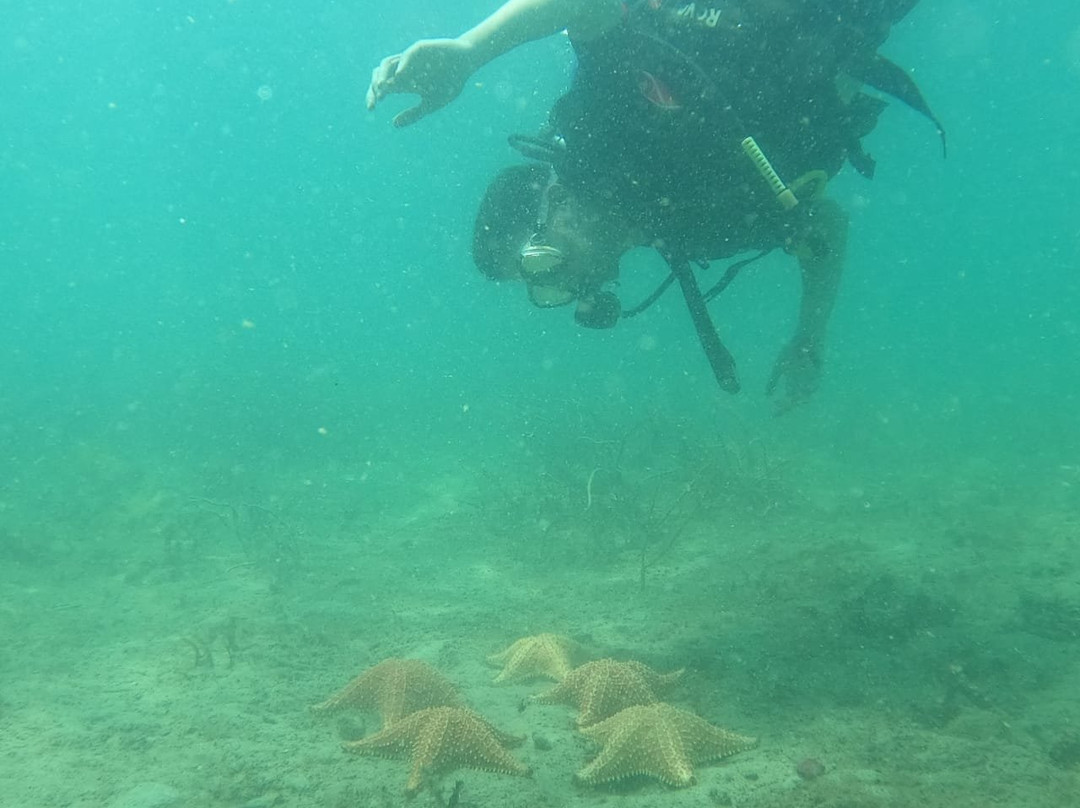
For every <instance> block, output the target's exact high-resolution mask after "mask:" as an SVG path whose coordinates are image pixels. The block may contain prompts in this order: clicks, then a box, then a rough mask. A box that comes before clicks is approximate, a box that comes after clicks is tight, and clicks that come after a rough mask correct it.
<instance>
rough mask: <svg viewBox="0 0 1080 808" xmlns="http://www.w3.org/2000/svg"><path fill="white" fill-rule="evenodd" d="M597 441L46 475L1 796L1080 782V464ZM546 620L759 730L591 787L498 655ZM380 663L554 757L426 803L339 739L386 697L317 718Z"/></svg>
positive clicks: (707, 802) (801, 801)
mask: <svg viewBox="0 0 1080 808" xmlns="http://www.w3.org/2000/svg"><path fill="white" fill-rule="evenodd" d="M590 452H591V453H592V455H594V456H595V457H593V456H589V454H590ZM599 454H602V453H598V452H595V451H593V450H592V449H590V450H589V452H585V451H583V452H581V455H580V456H579V457H577V458H575V459H574V460H572V461H566V462H565V463H561V464H559V463H552V462H550V459H549V460H543V459H537V458H533V465H532V466H530V465H529V464H528V463H520V462H519V463H516V464H511V465H507V466H506V467H499V466H495V465H492V466H490V467H488V468H484V467H483V466H482V465H477V466H468V465H465V466H463V465H461V464H458V463H455V462H454V461H453V460H452V458H449V457H448V458H445V459H440V458H430V459H429V465H427V466H425V467H422V468H415V467H412V468H408V469H406V468H405V467H404V464H403V466H402V467H401V468H398V469H392V468H377V469H366V468H364V467H363V466H362V465H361V466H358V467H356V468H352V467H348V466H345V465H342V466H334V467H323V468H319V469H317V470H307V471H305V470H302V469H300V468H299V467H296V468H289V467H288V466H287V464H284V463H283V465H282V466H281V467H279V468H276V469H274V470H273V471H272V472H271V471H269V470H264V471H260V472H256V471H255V470H254V469H253V468H247V469H243V468H239V469H234V470H233V471H232V472H231V473H232V475H233V476H232V478H231V479H227V475H226V478H222V477H212V478H211V477H208V478H206V479H204V480H203V481H201V482H199V481H195V480H194V478H189V477H186V476H185V475H184V473H182V472H172V473H167V472H161V471H155V472H152V473H151V472H147V471H146V470H145V469H140V468H139V466H138V464H137V463H136V462H135V461H133V460H120V459H118V458H115V457H112V456H111V455H110V454H109V453H108V452H107V451H106V450H104V449H102V448H101V447H94V448H87V447H83V448H82V449H81V450H79V451H73V452H72V453H71V454H70V455H69V456H68V457H67V458H66V459H65V463H64V465H63V466H62V467H61V466H57V467H55V468H52V469H41V470H39V471H38V472H37V474H38V475H39V476H38V477H37V481H36V482H35V481H34V480H29V479H27V480H23V482H22V486H23V487H22V492H23V493H24V494H25V493H26V492H28V491H36V492H37V494H36V498H35V499H34V500H33V501H20V500H19V499H18V498H17V497H14V496H13V494H12V491H11V490H9V491H8V492H7V493H6V494H5V499H4V502H3V503H2V505H3V508H4V510H5V513H6V518H5V528H4V531H5V533H4V536H3V545H2V554H3V557H2V558H0V563H2V566H0V633H2V636H3V643H2V645H0V795H2V796H0V804H2V805H3V806H4V808H59V806H68V807H70V808H91V806H93V807H95V808H96V807H97V806H107V807H109V808H146V807H147V806H166V805H169V806H180V807H181V808H182V807H185V806H187V807H193V806H200V808H216V807H217V806H221V807H222V808H225V807H226V806H228V807H230V808H233V807H235V808H239V807H240V806H247V807H248V808H255V806H296V807H297V808H304V807H305V806H320V808H339V806H340V807H342V808H343V807H344V806H399V805H405V804H407V803H408V804H411V805H416V806H423V808H427V806H433V805H445V804H446V800H447V798H448V796H449V793H450V791H451V789H452V787H453V784H454V782H455V781H456V780H459V779H460V780H462V781H463V782H464V789H463V791H462V793H461V798H462V799H461V803H460V804H461V805H463V806H469V807H470V808H495V807H496V806H498V807H499V808H513V807H514V806H522V807H523V808H524V807H525V806H530V807H539V806H601V805H602V806H608V807H614V806H626V808H648V807H649V806H686V807H687V808H691V807H698V806H736V807H742V806H745V807H746V808H751V807H757V808H766V807H767V806H790V807H792V808H799V807H801V806H807V807H809V806H831V807H833V808H863V807H864V806H890V807H891V806H897V807H898V806H920V808H935V807H936V806H950V808H964V807H965V806H971V807H972V808H974V806H979V807H980V808H981V807H982V806H987V805H1004V806H1033V807H1034V806H1046V807H1047V808H1049V807H1050V806H1071V805H1075V804H1076V801H1075V800H1076V795H1077V794H1080V698H1078V696H1080V685H1078V681H1080V679H1078V674H1080V664H1078V663H1080V584H1078V581H1080V575H1078V569H1077V567H1078V566H1080V559H1078V554H1077V551H1076V548H1077V540H1078V534H1080V505H1078V504H1077V503H1078V500H1077V495H1076V490H1077V489H1076V486H1080V476H1078V475H1077V472H1076V470H1075V469H1070V468H1065V469H1061V470H1060V479H1059V480H1058V482H1059V485H1057V486H1056V487H1055V486H1046V485H1040V486H1039V487H1038V488H1037V490H1031V491H1027V490H1019V489H1016V488H1013V487H1011V486H1010V484H1009V483H1008V482H1007V481H1006V480H1005V479H1003V477H1002V475H1000V474H999V473H998V471H996V470H995V467H994V466H993V464H990V463H982V462H980V461H978V459H972V460H970V462H967V463H964V464H953V465H952V466H950V467H949V468H948V469H945V468H942V469H941V470H940V471H938V472H932V471H926V470H923V471H922V472H920V473H915V472H911V473H907V474H905V473H904V472H901V471H896V472H895V473H892V474H890V475H882V476H879V477H877V478H868V479H863V480H859V479H855V478H856V477H857V476H858V475H856V474H855V473H844V472H839V471H836V470H835V469H833V470H830V469H826V468H823V467H821V466H818V465H815V464H814V463H813V462H812V461H811V460H809V459H805V458H803V459H799V460H791V461H786V462H784V463H780V462H778V461H773V460H771V459H770V458H769V457H768V456H766V455H765V454H764V453H758V452H757V450H755V449H753V448H752V447H748V446H747V447H742V448H739V447H732V446H728V447H726V448H725V449H723V450H722V451H717V452H716V453H714V455H713V456H711V457H704V463H705V464H704V466H702V467H701V468H703V469H705V470H706V471H705V472H702V471H701V469H693V470H689V471H688V469H689V468H690V465H691V464H689V463H686V464H682V465H680V462H679V461H678V459H677V458H669V460H670V462H659V461H658V462H655V463H653V464H651V465H650V464H649V463H645V462H637V461H635V459H634V458H633V457H632V456H631V454H632V453H626V454H625V455H623V456H622V458H621V459H620V460H618V461H615V460H610V458H609V460H608V461H606V465H605V461H604V460H603V458H602V457H599ZM598 457H599V459H597V458H598ZM635 464H636V465H635ZM616 466H618V467H616ZM282 469H285V470H284V471H283V470H282ZM61 471H62V472H63V474H65V475H67V476H66V477H64V478H60V477H58V476H57V475H59V474H60V473H61ZM594 471H595V474H594V473H593V472H594ZM590 475H592V477H593V480H592V486H591V490H589V488H588V477H589V476H590ZM47 479H52V480H53V481H54V484H53V486H52V488H49V487H48V486H47V485H46V483H45V480H47ZM223 479H225V482H223V481H222V480H223ZM808 480H813V481H815V482H813V483H812V484H811V483H808V482H807V481H808ZM66 481H69V482H66ZM688 485H689V489H690V492H689V493H683V492H686V490H687V486H688ZM35 486H37V487H36V488H35ZM590 496H591V502H590V501H589V497H590ZM660 517H663V518H662V519H661V518H660ZM642 535H649V536H652V537H653V538H651V539H649V540H648V541H649V542H651V544H649V545H647V549H651V551H655V553H654V554H653V556H652V557H651V561H650V563H649V566H648V569H647V571H646V574H645V576H644V581H642V574H641V552H640V551H641V541H642V539H641V538H640V537H641V536H642ZM669 544H670V546H668V545H669ZM542 631H555V632H561V633H565V634H568V635H570V636H572V637H574V638H576V639H577V640H579V641H581V642H583V643H586V644H587V645H589V646H590V647H592V648H593V649H595V651H596V653H597V654H598V655H610V656H615V657H619V658H633V659H639V660H641V661H644V662H646V663H648V664H650V665H653V666H654V667H656V668H658V669H661V670H665V669H673V668H677V667H686V669H687V674H686V675H685V676H684V679H683V682H682V683H681V685H680V687H679V689H678V690H677V691H676V692H675V693H674V694H673V695H672V697H671V701H673V702H675V703H678V704H681V705H683V706H685V707H689V708H691V709H694V710H696V711H697V712H698V713H700V714H701V715H703V716H704V717H706V718H707V719H709V720H710V721H712V722H713V723H715V724H718V725H720V726H723V727H726V728H728V729H731V730H734V731H736V732H740V733H743V734H747V735H754V736H757V737H759V738H760V739H761V742H760V745H759V746H758V747H757V748H755V749H753V750H751V751H748V752H745V753H742V754H740V755H738V756H736V757H733V758H731V759H729V760H728V761H725V762H723V763H720V764H713V765H703V766H700V767H698V769H697V783H696V784H695V785H694V786H692V787H690V788H686V789H681V790H675V789H671V788H668V787H665V786H662V785H660V784H658V783H655V782H649V781H644V782H639V781H630V782H627V783H623V784H620V785H619V786H618V787H613V788H583V787H579V786H577V785H575V784H574V783H573V780H572V776H573V773H574V772H575V771H576V770H578V769H579V768H580V767H581V766H582V765H583V764H584V763H585V761H586V760H587V759H588V756H589V754H590V750H589V748H588V747H587V745H586V744H585V742H584V741H583V740H582V739H581V738H580V737H579V736H577V735H576V734H575V732H574V731H573V729H572V718H573V714H572V712H571V710H570V709H569V708H567V707H563V706H557V705H556V706H541V705H531V706H529V707H528V708H527V709H525V710H523V711H521V710H519V704H520V702H521V700H522V698H523V697H524V696H525V695H527V694H529V693H535V692H538V691H540V690H541V689H543V688H544V687H546V685H545V684H544V683H543V682H536V683H533V684H527V685H514V686H510V687H495V686H493V685H492V684H491V677H492V675H493V673H494V671H492V670H491V669H490V668H488V667H487V666H486V665H485V663H484V659H485V656H486V655H488V654H490V653H492V652H493V651H496V650H499V649H501V648H502V647H504V646H505V645H506V644H507V643H509V642H510V641H512V640H514V639H516V638H517V637H520V636H524V635H527V634H534V633H538V632H542ZM390 656H409V657H416V658H419V659H423V660H426V661H428V662H430V663H431V664H433V665H434V666H436V667H437V668H438V669H439V670H441V671H442V672H443V673H445V674H446V676H448V677H449V678H450V679H451V680H453V681H454V682H455V683H457V684H458V685H459V686H460V687H461V689H462V690H463V691H464V693H465V695H466V698H467V699H468V701H469V702H470V703H471V705H472V706H474V707H475V708H476V709H478V710H479V711H480V712H481V713H483V714H484V715H485V716H486V717H487V718H489V719H490V720H491V721H492V722H494V723H495V724H497V725H498V726H499V727H501V728H503V729H505V730H507V731H510V732H513V733H518V734H523V735H526V734H527V735H528V736H529V740H528V741H527V742H526V743H525V744H524V745H523V746H522V747H520V748H519V749H517V750H515V754H516V755H517V756H518V757H519V758H520V759H521V760H523V761H525V762H526V763H527V764H528V765H529V766H531V767H532V769H533V771H534V775H533V777H531V778H529V779H524V778H515V777H508V776H501V775H495V774H488V773H483V772H475V771H470V770H467V769H461V770H458V771H456V772H451V773H448V774H446V775H445V776H443V777H442V778H440V779H438V780H436V781H435V782H433V783H432V784H431V786H430V787H429V788H427V789H425V790H424V791H423V792H421V793H420V794H419V795H418V796H417V797H415V798H414V799H413V800H411V801H407V800H406V798H405V796H404V794H403V786H404V783H405V779H406V776H407V772H408V764H407V762H406V761H403V760H382V759H371V758H358V757H352V756H349V755H347V754H346V753H344V752H343V751H342V750H341V748H340V743H341V741H342V740H343V739H348V738H354V737H357V736H358V735H360V734H362V733H365V732H371V731H374V730H375V729H376V728H377V720H376V719H375V718H374V717H373V716H369V715H364V714H361V713H343V714H340V715H337V716H317V715H313V714H311V713H310V712H309V709H308V708H309V706H310V705H311V704H313V703H315V702H317V701H320V700H322V699H323V698H325V697H326V696H327V695H328V694H330V693H331V692H333V691H334V690H336V689H337V688H338V687H339V686H341V685H342V684H344V683H345V682H346V681H347V680H349V679H350V678H351V677H353V676H354V675H356V674H357V673H359V672H360V671H361V670H363V669H364V668H365V667H368V666H370V665H372V664H374V663H376V662H378V661H380V660H382V659H384V658H387V657H390ZM538 737H539V738H540V739H541V743H540V744H539V745H538V744H537V743H536V738H538ZM541 747H549V748H541ZM807 757H813V758H817V759H819V760H820V761H821V762H822V763H823V764H824V765H825V767H826V773H825V774H824V775H823V776H821V777H819V778H817V779H815V780H811V781H804V780H803V779H801V778H800V777H799V776H798V775H797V774H796V764H797V763H798V761H800V760H802V759H803V758H807Z"/></svg>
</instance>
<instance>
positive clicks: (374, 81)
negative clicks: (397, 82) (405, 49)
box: [367, 54, 401, 110]
mask: <svg viewBox="0 0 1080 808" xmlns="http://www.w3.org/2000/svg"><path fill="white" fill-rule="evenodd" d="M400 64H401V55H400V54H399V55H395V56H387V57H386V58H385V59H383V60H382V61H381V62H379V66H378V67H376V68H375V69H374V70H373V71H371V86H370V87H368V91H367V108H368V109H369V110H370V109H375V105H376V104H378V103H379V102H380V101H382V100H383V98H384V97H385V96H386V94H387V93H388V92H389V91H390V85H391V83H392V82H393V80H394V76H395V75H396V74H397V71H398V68H399V66H400Z"/></svg>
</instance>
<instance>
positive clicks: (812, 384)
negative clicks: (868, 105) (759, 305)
mask: <svg viewBox="0 0 1080 808" xmlns="http://www.w3.org/2000/svg"><path fill="white" fill-rule="evenodd" d="M847 229H848V221H847V214H845V213H844V211H843V209H842V208H841V207H840V206H839V205H838V204H837V203H836V202H834V201H832V200H831V199H823V200H821V201H820V202H817V203H815V204H814V207H813V209H812V210H811V211H810V215H809V220H808V226H807V228H806V229H805V230H804V231H803V233H802V234H801V236H800V238H799V240H798V242H797V243H796V244H794V245H792V248H791V251H792V252H793V253H794V254H795V255H796V256H797V257H798V259H799V268H800V269H801V270H802V298H801V301H800V303H799V321H798V325H797V326H796V327H795V335H794V336H793V337H792V338H791V341H790V342H788V344H787V345H786V346H785V347H784V349H783V350H782V351H781V352H780V357H779V358H778V359H777V360H776V364H775V365H774V366H773V372H772V376H771V377H770V379H769V383H768V386H767V387H766V388H765V392H766V394H767V395H770V396H771V395H773V393H774V392H775V391H776V390H777V388H778V387H779V386H780V384H781V382H783V391H782V393H781V395H780V398H779V399H778V401H777V405H776V406H777V412H779V413H783V412H786V411H787V410H789V409H791V408H792V407H794V406H797V405H799V404H802V403H803V402H805V401H806V400H807V399H809V398H810V396H811V395H813V393H814V391H815V390H817V387H818V382H819V381H820V378H821V368H822V359H823V354H824V350H825V331H826V328H827V327H828V324H829V315H831V314H832V310H833V306H834V305H835V304H836V295H837V292H838V291H839V288H840V277H841V275H842V274H843V271H844V260H845V258H846V255H847Z"/></svg>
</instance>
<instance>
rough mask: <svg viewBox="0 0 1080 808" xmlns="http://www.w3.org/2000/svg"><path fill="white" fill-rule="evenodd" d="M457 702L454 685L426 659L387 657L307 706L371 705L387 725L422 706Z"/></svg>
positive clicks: (322, 709)
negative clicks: (320, 699) (318, 702)
mask: <svg viewBox="0 0 1080 808" xmlns="http://www.w3.org/2000/svg"><path fill="white" fill-rule="evenodd" d="M460 704H461V696H460V695H458V691H457V688H456V687H454V685H453V684H452V683H451V682H450V681H449V680H448V679H446V678H445V677H444V676H443V675H442V674H441V673H439V672H438V671H437V670H435V669H434V668H433V667H431V666H430V665H428V664H427V663H426V662H421V661H420V660H419V659H394V658H391V659H385V660H383V661H382V662H380V663H379V664H378V665H375V666H374V667H371V668H368V669H367V670H366V671H364V672H363V673H361V674H360V675H359V676H357V677H356V678H355V679H353V680H352V681H351V682H349V683H348V684H347V685H345V687H343V688H342V689H341V690H339V691H338V692H337V693H335V694H334V695H333V696H331V697H330V698H329V699H327V700H326V701H324V702H323V703H322V704H316V705H315V706H314V707H312V708H311V709H312V710H314V711H316V712H326V711H329V710H340V709H344V708H346V707H358V708H361V709H374V710H375V711H376V712H378V713H379V715H380V716H381V718H382V722H383V727H388V726H390V725H391V724H393V723H395V722H396V721H400V720H401V719H402V718H404V717H405V716H407V715H409V714H410V713H414V712H416V711H417V710H422V709H424V708H425V707H455V706H458V705H460Z"/></svg>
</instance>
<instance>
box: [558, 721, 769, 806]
mask: <svg viewBox="0 0 1080 808" xmlns="http://www.w3.org/2000/svg"><path fill="white" fill-rule="evenodd" d="M581 732H582V734H583V735H584V736H585V737H586V738H589V739H591V740H593V741H596V742H597V743H599V744H601V747H602V748H601V749H600V754H598V755H597V756H596V757H595V758H594V759H593V761H592V762H591V763H589V765H588V766H586V767H585V768H584V769H582V770H581V771H579V772H578V773H577V779H578V781H579V782H582V783H586V784H588V785H598V784H601V783H609V782H611V781H612V780H620V779H622V778H624V777H634V776H638V775H642V776H646V777H654V778H656V779H657V780H660V781H661V782H664V783H667V784H668V785H669V786H676V787H681V786H688V785H690V784H692V783H693V782H694V764H695V763H704V762H705V761H709V760H717V759H719V758H725V757H728V756H730V755H734V754H735V753H736V752H741V751H742V750H743V749H748V748H749V747H751V746H753V745H754V744H756V743H757V740H756V739H754V738H746V737H743V736H742V735H736V734H735V733H733V732H728V731H727V730H723V729H720V728H719V727H714V726H713V725H712V724H710V723H709V722H708V721H706V720H705V719H704V718H700V717H698V716H696V715H694V714H693V713H690V712H687V711H686V710H680V709H678V708H677V707H672V706H671V705H670V704H664V703H663V702H657V703H656V704H644V705H638V706H636V707H627V708H626V709H625V710H622V711H620V712H618V713H616V714H615V715H613V716H611V717H610V718H607V719H605V720H604V721H601V722H600V723H599V724H593V725H592V726H591V727H587V728H585V729H583V730H582V731H581Z"/></svg>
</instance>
